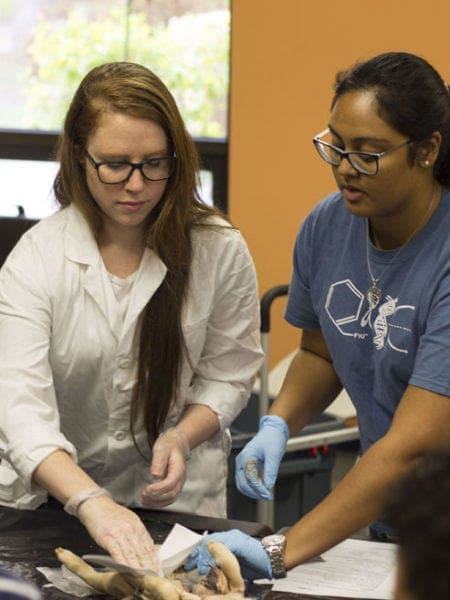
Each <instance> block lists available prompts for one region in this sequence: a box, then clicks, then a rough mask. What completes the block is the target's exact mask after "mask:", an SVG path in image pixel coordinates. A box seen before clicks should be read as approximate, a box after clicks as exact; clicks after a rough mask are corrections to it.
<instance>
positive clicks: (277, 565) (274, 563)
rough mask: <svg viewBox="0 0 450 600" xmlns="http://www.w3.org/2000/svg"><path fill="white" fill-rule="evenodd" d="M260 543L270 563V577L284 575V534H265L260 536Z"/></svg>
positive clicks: (279, 577) (278, 577) (276, 577)
mask: <svg viewBox="0 0 450 600" xmlns="http://www.w3.org/2000/svg"><path fill="white" fill-rule="evenodd" d="M261 544H262V546H263V548H264V550H265V551H266V552H267V554H268V556H269V560H270V565H271V567H272V577H273V578H274V579H281V578H282V577H286V569H285V568H284V561H283V550H284V547H285V545H286V538H285V537H284V535H281V534H279V533H275V534H273V535H266V536H265V537H263V538H262V540H261Z"/></svg>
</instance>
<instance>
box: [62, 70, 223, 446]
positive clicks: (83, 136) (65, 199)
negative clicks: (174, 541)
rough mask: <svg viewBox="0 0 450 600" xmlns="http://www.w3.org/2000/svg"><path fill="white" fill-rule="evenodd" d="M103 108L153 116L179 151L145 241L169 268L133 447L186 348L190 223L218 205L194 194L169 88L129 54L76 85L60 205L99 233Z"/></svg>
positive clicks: (171, 391) (153, 315)
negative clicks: (91, 140) (90, 175)
mask: <svg viewBox="0 0 450 600" xmlns="http://www.w3.org/2000/svg"><path fill="white" fill-rule="evenodd" d="M105 110H110V111H113V112H119V113H124V114H127V115H130V116H133V117H137V118H142V119H148V120H151V121H154V122H156V123H158V124H159V125H160V127H161V128H162V129H163V130H164V132H165V134H166V137H167V141H168V147H169V153H173V154H174V156H176V158H175V165H174V169H173V171H172V174H171V176H170V178H169V180H168V181H167V186H166V189H165V192H164V195H163V197H162V199H161V200H160V202H159V203H158V204H157V206H156V207H155V208H154V209H153V211H152V214H151V220H150V222H149V225H148V235H147V243H148V245H149V247H151V248H152V249H153V250H154V251H155V252H156V253H157V254H158V256H159V257H160V258H161V260H162V261H163V262H164V264H165V265H166V267H167V274H166V276H165V278H164V280H163V282H162V284H161V285H160V287H159V288H158V290H157V291H156V292H155V294H154V295H153V296H152V297H151V298H150V299H149V301H148V303H147V305H146V307H145V309H144V311H143V314H142V315H141V318H140V327H138V329H137V335H138V336H139V339H138V344H139V353H138V356H139V358H138V373H137V384H136V386H135V389H134V393H133V398H132V402H131V409H130V430H131V434H132V436H133V440H134V443H135V445H136V447H137V448H138V445H137V441H136V431H137V427H138V423H141V422H142V423H143V424H144V427H145V430H146V433H147V439H148V443H149V446H150V447H151V446H152V445H153V442H154V440H155V439H156V437H157V436H158V434H159V432H160V430H161V427H162V425H163V423H164V421H165V419H166V417H167V414H168V412H169V409H170V406H171V403H172V402H173V400H174V398H175V394H176V390H177V386H178V382H179V374H180V369H181V360H182V357H183V353H184V352H186V350H185V346H184V339H183V333H182V329H181V312H182V306H183V303H184V300H185V297H186V294H187V286H188V278H189V269H190V264H191V255H192V248H191V231H192V228H193V227H195V226H198V225H208V224H209V223H210V222H211V219H210V217H211V216H212V215H217V214H221V213H220V212H219V211H218V210H216V209H213V208H210V207H208V206H206V205H205V204H203V203H202V202H201V200H200V198H199V195H198V192H197V189H198V183H199V181H198V172H199V159H198V153H197V150H196V147H195V144H194V142H193V141H192V139H191V137H190V135H189V134H188V132H187V130H186V127H185V125H184V122H183V119H182V117H181V115H180V112H179V110H178V107H177V105H176V103H175V100H174V99H173V97H172V95H171V93H170V92H169V90H168V89H167V87H166V86H165V85H164V83H163V82H162V81H161V79H159V77H157V76H156V75H155V74H154V73H153V72H152V71H150V70H149V69H148V68H146V67H144V66H142V65H138V64H136V63H131V62H114V63H107V64H104V65H101V66H98V67H95V68H94V69H92V70H91V71H90V72H89V73H88V74H87V75H86V76H85V77H84V79H83V80H82V81H81V83H80V85H79V87H78V89H77V91H76V92H75V95H74V97H73V100H72V102H71V104H70V107H69V109H68V112H67V115H66V118H65V122H64V129H63V133H62V135H61V137H60V141H59V146H58V152H57V158H58V160H59V161H60V168H59V171H58V174H57V176H56V178H55V182H54V186H53V187H54V191H55V195H56V198H57V200H58V201H59V203H60V204H61V206H67V205H69V204H71V203H73V204H76V205H77V206H78V208H79V209H80V210H81V211H82V213H83V214H84V216H85V218H86V219H87V221H88V223H89V224H90V226H91V228H92V230H93V233H94V235H95V236H97V235H98V232H99V230H100V227H101V223H102V213H101V211H100V209H99V208H98V206H97V204H96V202H95V200H94V199H93V197H92V196H91V194H90V192H89V190H88V187H87V182H86V171H85V165H86V163H85V150H86V145H87V141H88V137H89V136H90V134H91V133H92V132H93V131H94V129H95V127H96V124H97V122H98V119H99V116H100V114H101V113H102V112H104V111H105ZM221 216H223V215H221ZM208 221H209V223H208ZM138 450H139V451H140V452H141V449H139V448H138Z"/></svg>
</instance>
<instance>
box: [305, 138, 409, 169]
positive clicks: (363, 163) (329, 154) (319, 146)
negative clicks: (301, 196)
mask: <svg viewBox="0 0 450 600" xmlns="http://www.w3.org/2000/svg"><path fill="white" fill-rule="evenodd" d="M327 133H330V130H329V129H328V128H327V129H324V130H323V131H321V132H320V133H318V134H317V135H316V136H314V138H313V143H314V146H315V147H316V150H317V152H318V153H319V156H320V157H321V158H323V160H324V161H325V162H327V163H328V164H330V165H333V166H334V167H338V166H339V165H340V164H341V161H342V160H343V159H344V158H346V159H347V160H348V162H349V163H350V164H351V166H352V167H353V168H354V169H355V170H356V171H358V173H361V174H363V175H376V174H377V173H378V168H379V160H380V158H383V156H386V154H390V153H391V152H394V151H395V150H398V149H399V148H403V146H406V145H407V144H410V143H411V142H412V141H413V140H405V141H404V142H402V143H401V144H398V146H394V147H393V148H389V150H385V151H384V152H360V151H358V150H350V151H347V150H342V148H338V147H337V146H333V144H329V143H328V142H324V141H323V140H322V139H321V138H322V137H323V136H324V135H326V134H327Z"/></svg>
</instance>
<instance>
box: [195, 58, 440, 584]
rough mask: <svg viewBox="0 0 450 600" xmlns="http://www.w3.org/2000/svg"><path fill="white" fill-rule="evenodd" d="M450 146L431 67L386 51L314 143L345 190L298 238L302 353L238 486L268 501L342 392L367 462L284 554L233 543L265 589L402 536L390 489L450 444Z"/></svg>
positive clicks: (338, 99)
mask: <svg viewBox="0 0 450 600" xmlns="http://www.w3.org/2000/svg"><path fill="white" fill-rule="evenodd" d="M449 140H450V95H449V91H448V88H447V85H446V84H445V83H444V81H443V79H442V77H441V76H440V75H439V73H438V72H437V71H436V70H435V69H434V68H433V67H432V66H431V65H430V64H429V63H428V62H427V61H425V60H424V59H422V58H420V57H418V56H415V55H413V54H409V53H406V52H387V53H383V54H380V55H378V56H375V57H373V58H371V59H369V60H367V61H365V62H361V63H358V64H357V65H355V66H354V67H353V68H351V69H350V70H348V71H345V72H342V73H340V74H339V75H338V77H337V80H336V83H335V90H334V97H333V100H332V105H331V114H330V118H329V122H328V125H327V127H326V129H324V130H323V131H322V132H321V133H319V134H318V135H316V136H315V137H314V139H313V142H314V145H315V147H316V149H317V151H318V155H319V156H320V158H321V159H322V160H324V161H325V162H326V163H327V164H328V165H330V166H331V168H332V171H333V175H334V178H335V180H336V184H337V187H338V191H336V192H334V193H332V194H330V195H329V196H327V197H326V198H325V199H324V200H323V201H322V202H320V203H319V204H318V205H317V206H316V207H315V208H314V209H313V211H312V212H311V213H310V214H309V215H308V216H307V218H306V220H305V222H304V223H303V225H302V227H301V230H300V232H299V235H298V237H297V241H296V245H295V251H294V267H293V274H292V279H291V282H290V286H289V298H288V304H287V309H286V315H285V317H286V319H287V321H288V322H289V323H290V324H291V325H293V326H294V327H298V328H301V329H302V337H301V345H300V349H299V351H298V353H297V354H296V355H295V356H294V358H293V360H292V362H291V364H290V367H289V369H288V371H287V374H286V377H285V380H284V383H283V386H282V388H281V390H280V393H279V395H278V397H277V398H276V400H275V402H274V403H273V404H272V406H271V408H270V410H269V414H268V415H266V416H264V417H263V418H262V420H261V423H260V429H259V431H258V433H257V434H256V436H255V437H254V439H253V440H251V441H250V442H249V443H248V444H247V446H246V447H245V448H244V449H243V450H242V452H241V453H240V454H239V455H238V457H237V459H236V460H237V464H236V474H237V485H238V488H239V489H240V491H241V492H242V493H244V494H246V495H247V496H250V497H252V498H270V497H271V495H272V492H271V488H272V486H273V485H274V483H275V480H276V477H277V473H278V467H279V464H280V461H281V458H282V456H283V454H284V451H285V447H286V443H287V440H288V438H289V435H290V434H292V433H294V432H297V431H298V430H299V429H301V428H302V427H304V426H305V425H306V424H307V423H308V422H309V421H310V420H311V419H312V418H313V417H314V416H315V415H317V414H319V413H320V412H321V411H323V410H324V409H325V408H326V407H327V406H329V404H330V403H331V402H332V401H333V400H334V398H335V397H336V396H337V394H338V393H339V392H340V390H341V389H342V387H344V388H345V389H346V391H347V392H348V394H349V396H350V398H351V400H352V402H353V404H354V405H355V408H356V411H357V417H358V425H359V429H360V439H361V449H362V456H361V458H360V460H359V461H358V462H357V463H356V464H355V465H354V466H353V467H352V468H351V469H350V471H349V472H348V473H347V475H346V476H345V477H344V478H343V479H342V480H341V481H340V482H339V484H338V485H337V486H336V487H335V489H333V491H332V492H331V493H330V494H329V495H328V496H327V497H326V498H325V499H324V500H323V501H322V502H320V503H319V504H318V505H317V506H316V507H315V508H314V509H313V510H311V511H310V512H309V513H308V514H306V515H305V516H303V517H302V518H301V519H300V520H299V521H298V522H297V523H295V524H293V525H292V527H290V529H289V530H288V531H287V533H286V536H285V540H283V539H280V538H276V539H273V538H272V539H271V540H267V541H265V544H269V546H267V549H268V551H269V554H267V553H265V551H264V548H263V547H262V546H261V544H260V543H259V542H257V541H254V543H249V540H248V539H247V538H245V539H237V538H236V537H235V536H233V535H231V536H228V537H227V534H224V536H225V537H224V539H222V540H221V541H225V543H227V544H229V545H230V548H231V549H232V550H234V551H235V552H236V553H237V554H240V555H241V560H242V563H244V562H245V561H246V560H247V559H248V561H247V562H248V563H249V564H250V565H253V566H255V565H257V568H254V569H253V571H252V575H253V576H260V577H261V576H267V575H268V574H270V573H272V574H274V568H273V565H274V564H276V568H277V572H276V574H278V576H281V575H283V574H284V570H285V569H289V568H291V567H293V566H294V565H298V564H300V563H302V562H304V561H306V560H308V559H310V558H312V557H314V556H317V555H318V554H320V553H321V552H324V551H326V550H327V549H329V548H330V547H332V546H333V545H335V544H337V543H338V542H340V541H342V540H343V539H345V538H347V537H348V536H351V535H353V534H354V533H356V532H357V531H359V530H360V529H362V528H363V527H366V526H369V527H370V532H371V535H372V536H373V537H374V538H375V539H390V538H393V537H395V531H393V530H392V528H391V527H390V526H389V525H388V524H387V523H386V522H385V520H384V519H383V514H382V512H383V498H384V495H385V493H386V490H388V489H389V488H390V486H391V485H392V484H393V483H394V482H395V481H396V480H397V479H398V478H399V477H401V476H402V475H403V474H404V473H405V472H407V471H408V470H409V469H410V468H411V467H412V466H414V464H415V463H416V461H417V459H419V458H421V457H422V456H424V455H426V454H427V453H428V452H430V451H432V450H434V449H436V448H438V447H439V446H441V445H449V444H450V234H449V232H450V190H449V185H450V143H449ZM207 539H208V538H206V540H207ZM202 553H203V549H202V552H200V559H199V564H200V566H201V567H202V568H203V565H204V563H207V562H208V558H207V557H206V558H205V557H204V556H203V554H202ZM269 555H270V558H272V560H273V561H274V560H275V558H274V557H276V558H277V561H278V562H276V563H275V562H273V564H271V563H270V561H269ZM257 557H258V558H257Z"/></svg>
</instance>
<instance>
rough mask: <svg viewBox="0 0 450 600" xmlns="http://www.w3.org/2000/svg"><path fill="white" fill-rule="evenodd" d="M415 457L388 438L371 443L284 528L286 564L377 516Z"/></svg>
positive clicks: (314, 553)
mask: <svg viewBox="0 0 450 600" xmlns="http://www.w3.org/2000/svg"><path fill="white" fill-rule="evenodd" d="M415 460H416V459H415V458H414V457H413V456H412V455H403V454H402V453H396V452H393V447H392V445H391V444H390V442H389V439H388V438H386V439H385V438H383V439H382V440H380V441H379V442H378V443H377V444H375V445H374V446H372V448H371V449H369V450H368V451H367V452H366V453H365V454H364V456H363V457H362V458H361V459H360V460H359V461H358V462H357V463H356V464H355V465H354V466H353V468H352V469H351V470H350V471H349V472H348V474H347V475H346V476H345V477H344V478H343V479H342V480H341V481H340V483H339V484H338V485H337V486H336V488H335V489H334V490H333V491H332V492H331V493H330V494H329V495H328V496H327V497H326V498H325V499H324V500H323V501H322V502H321V503H320V504H318V505H317V506H316V507H315V508H314V509H313V510H312V511H310V512H309V513H308V514H307V515H305V516H304V517H303V518H301V519H300V520H299V521H298V522H297V523H296V524H295V525H294V526H293V527H291V528H290V530H289V531H288V532H287V536H286V538H287V544H286V553H285V566H286V568H287V569H290V568H292V567H293V566H295V565H298V564H300V563H302V562H304V561H306V560H308V559H310V558H313V557H315V556H317V555H319V554H321V553H322V552H325V551H326V550H328V549H329V548H331V547H332V546H334V545H335V544H337V543H339V542H341V541H343V540H344V539H346V538H348V537H350V536H352V535H354V534H355V533H356V532H357V531H359V530H360V529H362V528H363V527H366V526H367V525H369V524H370V523H371V522H372V521H374V520H375V519H377V518H379V517H380V516H381V513H382V510H383V503H384V500H385V495H386V493H387V492H388V490H389V489H390V487H391V486H392V484H393V483H394V482H395V481H397V479H398V478H399V477H401V475H402V474H403V473H404V472H405V471H406V470H408V469H409V468H411V467H412V466H413V464H414V463H415Z"/></svg>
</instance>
